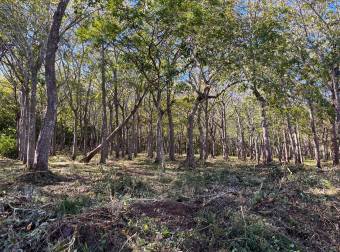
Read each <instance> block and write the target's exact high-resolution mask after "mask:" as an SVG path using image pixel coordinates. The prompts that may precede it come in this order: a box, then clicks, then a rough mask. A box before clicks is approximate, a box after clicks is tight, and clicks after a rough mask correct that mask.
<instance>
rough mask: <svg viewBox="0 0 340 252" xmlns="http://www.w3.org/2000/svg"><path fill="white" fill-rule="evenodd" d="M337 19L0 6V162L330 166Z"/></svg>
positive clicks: (208, 0) (319, 8)
mask: <svg viewBox="0 0 340 252" xmlns="http://www.w3.org/2000/svg"><path fill="white" fill-rule="evenodd" d="M339 7H340V4H339V2H338V1H336V0H299V1H297V0H296V1H288V0H277V1H263V0H197V1H192V0H161V1H155V0H141V1H132V0H131V1H129V0H97V1H90V0H71V1H70V0H59V1H42V0H2V1H1V3H0V20H1V22H0V64H1V65H0V78H1V79H0V104H1V107H0V133H1V136H0V140H1V143H0V154H1V155H5V156H6V155H7V156H9V157H12V158H13V157H17V158H18V159H20V160H22V162H23V163H25V164H26V166H27V168H28V169H29V170H31V171H40V172H41V171H46V170H48V158H49V156H52V155H56V153H67V154H68V155H70V156H71V157H72V159H73V160H75V159H77V158H78V159H79V160H81V161H82V162H89V161H90V160H91V159H92V158H93V157H94V156H95V155H96V154H99V155H100V159H99V160H100V163H105V162H106V161H107V160H108V159H119V158H124V157H125V158H128V159H133V158H134V157H136V156H137V155H138V154H139V153H143V152H144V153H147V156H148V157H149V158H153V159H154V161H155V162H156V163H157V164H158V165H159V167H160V169H162V170H164V169H165V160H166V159H169V160H175V159H178V158H180V157H182V156H184V157H185V162H184V163H183V166H184V167H186V168H188V169H190V168H192V169H194V168H195V167H196V166H197V163H198V162H201V163H204V162H205V161H206V160H207V158H208V157H210V156H211V157H212V158H214V157H216V156H218V155H222V156H223V158H224V159H225V160H228V159H229V157H230V156H237V157H238V158H239V159H241V160H256V162H258V163H263V164H270V163H272V162H274V161H279V162H282V163H290V162H291V163H295V164H300V163H303V162H304V160H305V159H313V160H315V165H316V166H317V167H319V168H320V167H321V163H322V161H328V160H332V162H333V164H334V165H338V164H339V158H340V157H339V145H340V94H339V78H340V70H339V63H340V27H339V26H340V12H339Z"/></svg>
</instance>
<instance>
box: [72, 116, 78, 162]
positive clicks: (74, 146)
mask: <svg viewBox="0 0 340 252" xmlns="http://www.w3.org/2000/svg"><path fill="white" fill-rule="evenodd" d="M77 131H78V112H77V111H74V118H73V143H72V160H76V157H77V145H78V139H77Z"/></svg>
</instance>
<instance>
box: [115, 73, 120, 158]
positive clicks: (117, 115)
mask: <svg viewBox="0 0 340 252" xmlns="http://www.w3.org/2000/svg"><path fill="white" fill-rule="evenodd" d="M114 78H115V82H114V90H113V102H114V109H115V126H116V127H118V125H119V100H118V81H117V70H116V69H114ZM115 140H116V145H115V153H116V158H119V152H120V150H121V146H122V144H121V142H122V132H121V131H119V132H118V133H117V134H116V137H115Z"/></svg>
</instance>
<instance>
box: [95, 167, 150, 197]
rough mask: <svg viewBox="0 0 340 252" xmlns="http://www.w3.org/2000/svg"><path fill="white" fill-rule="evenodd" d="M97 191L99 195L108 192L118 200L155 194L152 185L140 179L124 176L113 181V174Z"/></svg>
mask: <svg viewBox="0 0 340 252" xmlns="http://www.w3.org/2000/svg"><path fill="white" fill-rule="evenodd" d="M95 189H96V192H97V193H102V192H106V191H108V192H109V193H110V195H112V196H115V197H118V198H120V197H123V196H130V197H137V198H139V197H150V196H152V195H153V194H154V191H153V190H152V188H151V187H150V185H149V184H147V183H146V182H144V181H143V180H141V179H139V178H135V177H133V176H130V175H124V176H121V177H118V178H114V179H113V178H112V174H111V173H108V174H107V175H106V176H105V178H104V179H103V181H102V182H101V183H99V184H98V185H96V188H95Z"/></svg>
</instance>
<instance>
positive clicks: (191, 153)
mask: <svg viewBox="0 0 340 252" xmlns="http://www.w3.org/2000/svg"><path fill="white" fill-rule="evenodd" d="M199 104H200V101H199V100H196V101H195V103H194V106H193V107H192V109H191V111H190V114H189V116H188V126H187V134H188V136H187V138H188V143H187V157H186V164H187V167H188V168H195V167H196V164H195V150H194V120H195V115H196V112H197V109H198V106H199Z"/></svg>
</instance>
